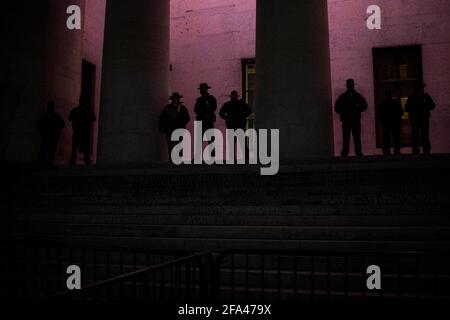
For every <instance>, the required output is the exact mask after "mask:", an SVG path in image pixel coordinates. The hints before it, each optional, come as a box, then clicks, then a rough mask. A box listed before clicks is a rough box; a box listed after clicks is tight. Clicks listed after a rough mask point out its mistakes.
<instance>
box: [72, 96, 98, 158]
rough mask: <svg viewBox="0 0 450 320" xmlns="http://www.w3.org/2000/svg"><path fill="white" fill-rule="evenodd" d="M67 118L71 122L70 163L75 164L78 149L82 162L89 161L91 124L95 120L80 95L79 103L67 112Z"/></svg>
mask: <svg viewBox="0 0 450 320" xmlns="http://www.w3.org/2000/svg"><path fill="white" fill-rule="evenodd" d="M69 120H70V121H71V122H72V129H73V136H72V156H71V157H70V164H75V163H76V160H77V154H78V149H80V151H81V152H82V153H83V155H84V162H85V163H86V164H90V163H91V158H90V153H91V150H90V149H91V125H92V123H94V122H95V121H96V117H95V114H94V112H93V111H92V110H91V109H90V108H88V107H86V105H85V104H84V103H83V100H82V98H81V97H80V104H79V105H78V106H77V107H75V108H74V109H72V111H71V112H70V114H69Z"/></svg>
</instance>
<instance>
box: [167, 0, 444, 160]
mask: <svg viewBox="0 0 450 320" xmlns="http://www.w3.org/2000/svg"><path fill="white" fill-rule="evenodd" d="M328 2H329V24H330V48H331V68H332V88H333V99H336V98H337V96H338V95H339V94H340V93H342V92H343V91H344V86H345V80H346V79H347V78H354V79H355V80H356V82H357V87H358V90H359V91H360V92H361V93H362V94H363V95H365V96H366V98H367V100H368V102H369V110H368V112H366V113H365V114H364V116H363V119H362V122H363V133H362V136H363V143H364V153H365V154H379V153H380V150H379V149H377V148H376V144H375V111H374V104H375V102H374V93H373V91H374V89H373V86H374V85H373V70H372V69H373V67H372V48H374V47H391V46H403V45H422V57H423V72H424V81H425V83H426V84H427V91H428V92H429V93H430V94H431V95H432V96H433V98H434V99H435V101H436V103H437V109H436V111H435V112H434V113H433V118H432V129H431V138H432V142H433V152H450V129H449V125H450V63H449V62H448V59H449V58H450V36H449V35H450V9H449V6H448V1H447V0H428V1H423V0H408V1H404V0H390V1H389V0H377V1H372V0H370V1H368V0H329V1H328ZM372 4H377V5H379V6H380V7H381V8H382V30H375V31H371V30H368V29H367V27H366V21H365V19H366V18H367V14H366V9H367V7H368V6H369V5H372ZM171 9H172V13H171V19H172V31H171V34H172V39H171V63H172V67H173V69H172V70H173V71H172V83H171V86H172V89H173V90H176V91H180V92H181V93H182V94H183V95H184V96H185V99H184V100H185V103H186V105H187V106H188V107H189V109H190V111H191V114H192V115H193V104H194V101H195V97H196V96H197V93H198V92H197V91H196V88H197V85H198V83H200V82H202V81H207V82H209V83H210V84H211V85H212V87H213V90H212V93H213V94H214V95H216V97H217V98H218V99H219V104H220V105H221V104H222V103H224V102H225V101H226V100H227V94H228V93H229V91H230V90H232V89H237V90H239V91H241V88H242V83H241V82H242V78H241V77H242V74H241V73H242V70H241V59H243V58H253V57H254V56H255V28H256V0H239V1H238V0H222V1H219V0H211V1H209V0H208V1H206V0H172V4H171ZM274 94H277V93H276V92H274ZM330 107H331V106H330ZM334 124H335V126H334V131H335V150H336V153H337V154H338V153H339V152H340V149H341V147H342V138H341V127H340V123H339V120H338V117H337V116H336V115H335V118H334ZM217 127H219V128H222V129H223V128H224V124H223V121H221V120H219V122H218V124H217ZM404 152H409V150H404Z"/></svg>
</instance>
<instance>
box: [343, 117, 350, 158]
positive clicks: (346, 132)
mask: <svg viewBox="0 0 450 320" xmlns="http://www.w3.org/2000/svg"><path fill="white" fill-rule="evenodd" d="M350 133H351V126H350V123H349V122H348V121H342V152H341V156H343V157H347V156H348V153H349V152H350Z"/></svg>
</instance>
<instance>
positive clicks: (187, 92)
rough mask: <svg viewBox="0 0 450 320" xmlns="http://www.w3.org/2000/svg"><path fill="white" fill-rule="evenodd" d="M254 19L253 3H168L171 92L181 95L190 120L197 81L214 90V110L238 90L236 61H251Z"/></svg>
mask: <svg viewBox="0 0 450 320" xmlns="http://www.w3.org/2000/svg"><path fill="white" fill-rule="evenodd" d="M255 15H256V1H247V0H245V1H239V0H208V1H204V0H203V1H202V0H172V2H171V19H172V22H171V27H172V28H171V63H172V81H171V88H172V90H173V91H179V92H181V93H182V94H183V95H184V102H185V104H186V106H187V107H188V108H189V111H190V113H191V118H192V117H193V116H194V104H195V99H196V98H197V97H198V96H199V92H198V90H197V88H198V85H199V84H200V83H201V82H208V83H209V84H210V86H211V87H213V89H212V90H211V93H212V94H213V95H214V96H215V97H216V98H217V99H218V102H219V108H220V107H221V106H222V104H223V103H225V102H226V101H228V100H229V99H228V95H229V94H230V91H231V90H238V91H239V92H241V88H242V72H241V68H242V67H241V59H243V58H254V57H255V30H256V19H255ZM192 125H193V123H192V122H191V124H190V127H191V128H192ZM216 127H217V128H219V129H223V130H224V129H225V123H224V122H223V121H222V120H221V119H218V122H217V125H216Z"/></svg>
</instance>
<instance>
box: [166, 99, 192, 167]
mask: <svg viewBox="0 0 450 320" xmlns="http://www.w3.org/2000/svg"><path fill="white" fill-rule="evenodd" d="M181 98H183V96H182V95H181V94H180V93H178V92H174V93H173V94H172V95H171V96H170V97H169V99H170V100H171V103H170V104H168V105H167V106H166V107H165V108H164V110H163V111H162V113H161V116H160V130H161V132H163V133H165V134H166V139H167V146H168V151H169V159H170V155H171V153H172V149H173V147H175V143H174V142H172V139H171V137H172V133H173V132H174V131H175V130H177V129H185V128H186V125H187V124H188V123H189V121H190V120H191V117H190V116H189V111H188V110H187V108H186V107H185V106H184V105H183V103H182V102H181Z"/></svg>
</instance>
